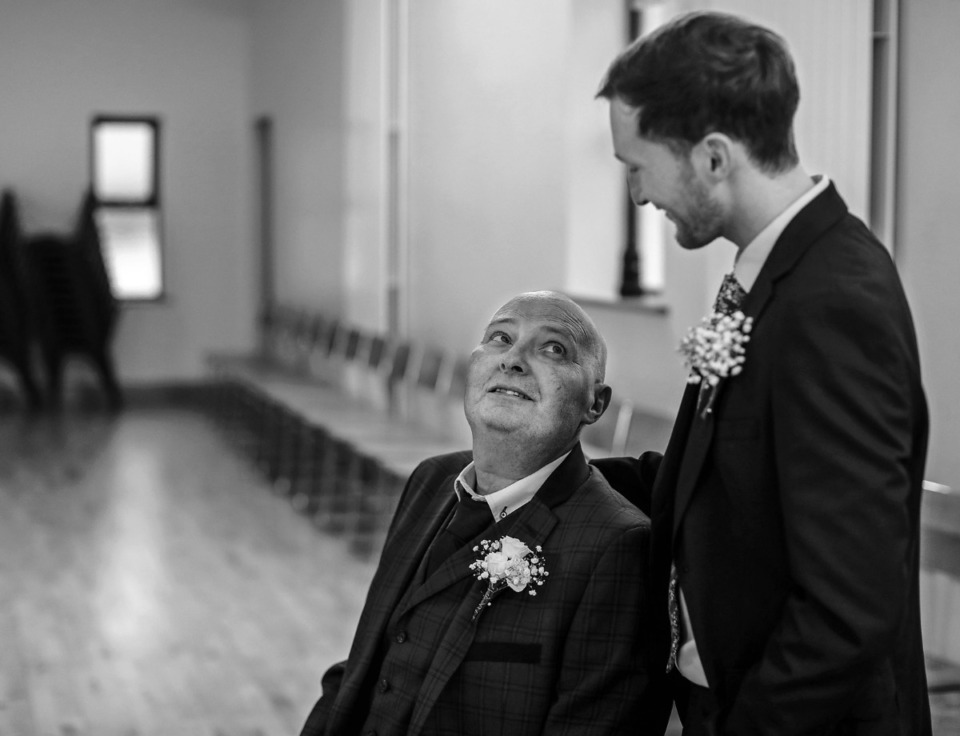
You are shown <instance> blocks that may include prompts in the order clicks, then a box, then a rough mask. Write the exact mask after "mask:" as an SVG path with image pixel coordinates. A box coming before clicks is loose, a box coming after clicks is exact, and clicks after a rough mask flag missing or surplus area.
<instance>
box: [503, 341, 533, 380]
mask: <svg viewBox="0 0 960 736" xmlns="http://www.w3.org/2000/svg"><path fill="white" fill-rule="evenodd" d="M500 370H501V371H502V372H503V373H526V372H527V364H526V361H525V360H524V357H523V354H522V353H521V351H520V348H519V347H518V346H517V345H513V346H512V347H511V348H510V350H508V351H507V352H505V353H504V354H503V355H502V356H501V357H500Z"/></svg>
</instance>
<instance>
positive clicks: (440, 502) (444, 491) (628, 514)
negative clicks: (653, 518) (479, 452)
mask: <svg viewBox="0 0 960 736" xmlns="http://www.w3.org/2000/svg"><path fill="white" fill-rule="evenodd" d="M470 460H471V454H470V453H469V452H462V453H455V454H451V455H444V456H440V457H435V458H431V459H429V460H426V461H425V462H423V463H422V464H421V465H420V466H419V467H418V468H417V469H416V470H415V471H414V473H413V475H412V476H411V477H410V479H409V481H408V483H407V485H406V488H405V489H404V492H403V495H402V496H401V499H400V502H399V505H398V508H397V512H396V515H395V517H394V520H393V522H392V524H391V528H390V531H389V533H388V536H387V540H386V543H385V545H384V550H383V554H382V557H381V560H380V564H379V567H378V569H377V572H376V574H375V576H374V579H373V582H372V583H371V585H370V590H369V593H368V596H367V601H366V604H365V606H364V610H363V613H362V614H361V617H360V622H359V624H358V627H357V633H356V636H355V638H354V642H353V646H352V648H351V651H350V655H349V658H348V659H347V661H346V662H342V663H339V664H338V665H335V666H334V667H332V668H331V669H330V670H329V671H328V672H327V673H326V675H325V676H324V678H323V695H322V697H321V698H320V700H319V701H318V703H317V704H316V706H315V707H314V709H313V712H312V713H311V714H310V716H309V718H308V719H307V722H306V725H305V726H304V728H303V731H302V736H321V734H326V735H327V736H341V735H345V734H351V733H354V732H355V730H356V729H358V728H359V725H360V724H362V723H363V720H364V717H365V715H366V714H365V713H363V712H358V710H359V711H362V710H363V709H364V707H365V706H364V705H363V703H364V697H363V684H364V682H365V681H366V680H367V679H368V676H369V675H370V668H371V666H372V665H373V663H374V662H375V658H376V649H377V643H378V642H379V641H380V639H381V637H382V636H383V634H384V629H385V627H386V626H387V622H388V621H389V619H390V616H391V614H392V613H393V612H394V609H395V607H396V606H397V604H398V602H399V601H400V600H401V598H402V597H403V594H404V592H405V591H406V588H407V586H409V585H410V584H411V580H412V579H413V576H414V573H415V571H416V569H417V567H418V566H419V564H420V561H421V559H422V558H423V556H424V554H425V552H426V550H427V548H428V547H429V545H430V543H431V541H432V540H433V539H434V537H435V536H436V534H437V531H438V530H439V528H440V527H441V525H442V524H443V521H444V520H445V519H446V517H447V515H448V513H449V512H450V509H451V508H452V505H453V503H454V494H453V493H452V488H453V482H454V480H455V478H456V476H457V474H458V473H459V472H460V471H461V470H462V469H463V468H464V467H465V466H466V465H467V463H469V462H470ZM507 522H509V526H508V527H506V528H507V530H508V531H503V529H499V528H497V527H500V526H501V525H503V524H506V523H507ZM497 527H494V529H493V530H492V531H487V532H485V533H484V534H481V535H480V536H479V537H478V538H477V540H474V542H472V543H470V544H468V545H466V546H465V547H464V548H462V549H461V550H460V551H459V552H458V553H456V554H455V555H453V556H451V557H450V558H449V559H448V560H447V561H446V562H445V563H444V564H443V566H442V567H441V568H440V569H438V570H437V572H436V573H435V574H434V575H433V576H432V577H431V578H429V579H428V580H427V581H425V582H424V584H423V585H422V586H421V587H420V589H419V590H418V591H416V593H415V595H413V596H412V598H411V599H410V600H409V604H410V605H414V606H415V605H417V604H418V603H420V602H423V601H425V600H429V598H430V597H431V596H436V595H444V594H445V593H447V592H448V591H450V590H451V588H453V589H455V590H458V591H459V590H462V585H458V583H461V582H462V581H463V580H464V579H465V578H469V577H470V575H471V573H470V570H469V565H470V563H471V562H472V561H473V560H474V559H475V557H476V553H475V552H473V550H472V547H473V545H474V544H475V543H476V542H477V541H479V539H480V538H490V537H492V536H499V535H500V534H501V533H509V535H510V536H513V537H516V538H518V539H520V540H521V541H523V542H524V543H526V544H527V545H528V546H530V547H533V546H535V545H541V546H542V547H543V555H544V558H545V560H546V567H547V570H548V571H549V573H550V574H549V577H548V578H547V580H546V582H545V583H544V585H543V586H542V587H540V588H538V589H537V595H536V596H535V597H532V596H529V595H526V594H525V593H522V594H518V593H514V592H512V591H509V590H508V591H506V592H504V593H502V594H501V595H500V596H499V597H497V598H496V599H495V600H494V602H493V605H492V606H491V607H489V608H487V609H486V610H485V611H484V613H483V614H482V615H481V616H480V618H479V619H478V621H477V623H476V624H474V623H472V622H471V615H472V612H473V609H474V607H475V606H476V605H477V603H478V602H479V600H480V598H481V595H482V593H483V589H484V584H483V583H481V582H480V581H474V582H473V584H472V585H470V586H469V591H470V593H469V595H468V596H467V597H466V598H464V599H462V600H460V601H459V602H458V603H457V606H458V611H457V613H456V615H455V616H454V617H453V620H452V623H451V624H450V625H449V626H448V627H447V628H446V630H445V631H438V634H437V636H438V638H439V645H438V646H436V648H435V653H434V656H433V660H432V664H431V667H430V670H429V672H428V674H427V676H426V678H425V679H424V682H423V685H422V688H421V690H420V692H419V695H418V697H417V700H416V703H415V706H414V710H413V715H412V718H411V721H410V724H409V728H408V731H407V733H408V734H410V735H411V736H419V735H420V734H430V733H445V734H451V733H456V734H460V735H469V734H477V735H478V736H479V735H480V734H484V735H488V734H509V735H510V736H524V735H525V734H556V735H557V736H567V735H569V736H573V735H575V734H590V735H591V736H593V735H597V736H599V735H600V734H636V733H644V734H645V733H656V734H662V733H663V732H664V730H665V727H666V722H667V719H668V717H669V709H670V700H669V699H668V698H667V697H665V696H664V693H665V690H666V688H665V683H664V678H663V676H662V675H661V674H660V673H661V672H662V669H661V668H658V669H656V670H650V669H649V668H648V666H647V664H648V663H647V659H648V650H649V647H648V646H647V642H646V639H645V637H646V632H647V631H648V630H649V626H648V620H647V615H648V606H647V602H646V599H647V592H646V591H647V583H646V576H647V567H648V566H647V555H648V546H649V529H650V527H649V520H648V519H647V517H646V516H644V515H643V514H642V513H641V512H640V511H639V510H637V509H636V507H634V506H633V505H631V504H630V503H628V502H627V501H626V500H625V499H624V498H623V497H622V496H620V495H619V494H617V493H616V492H615V491H613V490H612V489H611V488H610V486H609V485H608V484H607V482H606V481H605V480H604V479H603V477H602V476H601V475H600V474H599V473H598V472H596V471H594V470H591V469H590V467H589V466H588V465H587V464H586V462H585V460H584V457H583V453H582V451H581V449H580V447H579V446H577V447H576V448H575V449H574V450H573V452H571V453H570V455H569V456H568V457H567V459H566V460H565V461H564V462H563V463H562V464H561V465H560V466H559V467H558V468H557V469H556V470H555V471H554V473H553V474H552V475H551V476H550V478H548V479H547V481H546V483H545V484H544V485H543V487H542V488H541V489H540V491H538V493H537V494H536V496H535V497H534V498H533V499H532V500H531V501H530V502H529V503H527V504H526V505H525V506H523V507H522V508H520V509H518V510H517V511H516V512H514V513H513V514H511V515H510V516H509V517H507V519H505V520H504V521H502V522H499V523H498V524H497ZM404 646H417V642H407V643H406V644H404ZM423 646H428V644H423Z"/></svg>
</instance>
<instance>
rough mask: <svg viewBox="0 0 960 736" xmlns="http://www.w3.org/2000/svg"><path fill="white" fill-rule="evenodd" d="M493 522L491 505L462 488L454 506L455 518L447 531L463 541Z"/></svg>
mask: <svg viewBox="0 0 960 736" xmlns="http://www.w3.org/2000/svg"><path fill="white" fill-rule="evenodd" d="M491 524H493V514H492V513H491V512H490V505H489V504H488V503H487V502H486V501H484V500H482V499H475V498H473V496H471V495H470V494H469V493H467V491H466V490H464V489H463V488H460V500H459V501H458V502H457V505H456V506H455V507H454V510H453V518H451V519H450V523H449V524H448V525H447V532H448V533H450V534H452V535H453V536H454V537H456V538H457V539H458V540H460V541H461V542H466V541H467V540H468V539H472V538H473V537H475V536H476V535H477V534H479V533H480V532H482V531H483V530H484V529H486V528H487V527H488V526H490V525H491Z"/></svg>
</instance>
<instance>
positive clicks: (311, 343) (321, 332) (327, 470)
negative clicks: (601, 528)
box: [209, 306, 668, 553]
mask: <svg viewBox="0 0 960 736" xmlns="http://www.w3.org/2000/svg"><path fill="white" fill-rule="evenodd" d="M260 324H261V326H262V328H263V330H264V335H263V339H262V340H261V344H262V345H263V346H264V347H263V349H262V351H261V352H258V353H254V354H249V355H248V354H244V355H224V354H220V355H214V356H211V357H210V359H209V366H210V369H211V373H212V375H213V378H214V386H215V401H214V402H213V404H212V406H213V407H214V416H215V417H216V419H217V421H218V423H219V424H220V426H221V427H223V429H224V431H225V433H226V435H227V437H228V438H229V440H230V442H231V443H232V444H233V445H234V446H236V447H237V448H238V449H239V450H240V451H241V452H242V453H243V454H244V455H245V456H246V457H248V458H249V459H250V461H251V462H252V463H253V464H254V465H255V466H256V467H257V468H258V469H259V471H260V472H262V473H263V474H264V475H265V476H266V478H267V479H268V480H269V481H270V483H271V487H272V488H273V489H274V491H275V492H276V493H277V494H278V495H282V496H284V497H286V498H288V499H289V501H290V503H291V505H292V506H293V507H294V508H295V509H296V510H297V511H299V512H300V513H303V514H305V515H307V516H308V517H309V518H311V519H312V521H313V522H314V523H315V524H316V525H317V526H318V527H319V528H321V529H324V530H326V531H329V532H332V533H339V534H345V535H348V536H349V538H350V540H351V542H352V544H353V545H354V547H355V549H356V550H357V551H358V552H362V553H370V552H374V551H376V550H378V549H379V547H380V545H381V544H382V541H383V537H384V535H385V533H386V528H387V525H388V523H389V520H390V518H391V516H392V514H393V510H394V508H395V506H396V502H397V500H398V498H399V494H400V492H401V490H402V488H403V485H404V483H405V482H406V479H407V478H408V477H409V475H410V474H411V473H412V472H413V470H414V469H415V468H416V466H417V465H418V464H419V463H420V462H421V461H423V460H424V459H426V458H428V457H430V456H433V455H438V454H443V453H446V452H453V451H456V450H463V449H468V448H469V447H470V445H471V438H470V432H469V428H468V426H467V423H466V419H465V418H464V415H463V395H464V391H465V390H466V383H467V359H466V357H465V356H462V355H454V354H451V353H449V352H448V351H444V350H439V349H436V348H435V347H433V346H430V345H422V344H418V343H416V342H409V341H398V340H393V339H391V338H390V337H388V336H385V335H378V334H373V333H370V332H369V331H366V330H363V329H360V328H358V327H356V326H353V325H349V324H346V323H344V322H343V321H341V320H338V319H330V318H325V317H323V316H322V315H311V314H310V313H308V312H306V311H301V310H296V309H291V308H289V307H284V306H275V307H273V308H271V309H269V310H267V311H266V312H265V313H264V314H263V315H262V316H261V319H260ZM642 416H644V415H642V414H641V413H639V412H636V411H635V410H634V409H633V407H632V406H631V405H630V404H627V403H617V404H615V405H614V406H611V408H610V409H609V410H608V411H607V413H606V414H605V415H604V417H603V419H602V420H601V422H598V423H597V424H596V425H593V426H591V427H589V428H587V431H585V433H584V437H583V439H584V447H585V451H586V452H587V454H588V455H590V456H593V457H601V456H606V455H611V454H621V453H623V452H626V451H627V450H628V448H631V447H632V446H633V445H636V444H638V443H640V442H641V440H640V439H638V432H640V431H645V432H646V433H647V436H646V437H645V438H644V439H643V440H642V443H643V444H641V445H640V446H641V447H643V448H644V449H647V448H649V447H652V446H656V445H651V444H650V441H651V434H650V433H651V426H649V420H647V424H646V425H645V424H644V422H642V421H640V420H639V417H642ZM665 424H666V423H665ZM653 429H655V430H656V431H657V432H658V433H659V438H660V439H661V443H660V444H661V448H660V449H662V445H665V437H666V431H667V429H668V427H664V426H656V427H653ZM654 441H656V440H654Z"/></svg>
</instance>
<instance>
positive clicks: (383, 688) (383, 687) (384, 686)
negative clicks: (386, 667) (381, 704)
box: [377, 679, 390, 693]
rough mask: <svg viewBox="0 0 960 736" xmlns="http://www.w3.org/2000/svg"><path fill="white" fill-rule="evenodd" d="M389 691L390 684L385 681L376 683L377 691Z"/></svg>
mask: <svg viewBox="0 0 960 736" xmlns="http://www.w3.org/2000/svg"><path fill="white" fill-rule="evenodd" d="M389 689H390V683H389V681H387V680H386V679H384V680H380V682H378V683H377V690H379V691H380V692H382V693H385V692H387V690H389Z"/></svg>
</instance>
